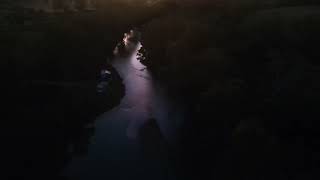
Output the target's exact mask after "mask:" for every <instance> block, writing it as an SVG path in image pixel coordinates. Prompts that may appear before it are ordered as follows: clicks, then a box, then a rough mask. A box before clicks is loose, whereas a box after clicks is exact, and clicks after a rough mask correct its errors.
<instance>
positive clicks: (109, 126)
mask: <svg viewBox="0 0 320 180" xmlns="http://www.w3.org/2000/svg"><path fill="white" fill-rule="evenodd" d="M140 47H141V45H140V46H139V47H138V48H137V50H138V49H139V48H140ZM136 54H137V51H135V52H134V53H133V54H132V55H130V56H128V57H125V58H123V57H117V58H115V59H113V61H112V65H113V66H114V67H115V68H116V70H117V71H118V72H119V74H120V76H121V77H122V79H123V82H124V85H125V88H126V91H125V92H126V93H125V96H124V98H123V99H122V101H121V103H120V105H119V106H117V107H115V108H114V109H112V110H111V111H108V112H105V113H104V114H102V115H100V116H99V117H98V118H97V120H96V121H95V125H94V126H95V135H94V137H93V138H92V140H91V142H90V144H89V145H88V153H87V155H86V156H84V157H73V158H72V160H71V163H69V165H68V166H67V168H66V170H65V172H64V174H65V175H66V176H68V177H69V178H71V179H73V178H74V179H98V180H99V179H119V180H120V179H140V180H144V179H146V180H147V179H148V180H150V179H153V180H157V179H159V180H162V179H166V180H170V179H177V178H176V175H175V173H174V166H173V165H172V164H173V162H172V160H171V156H172V150H173V149H174V144H176V143H177V141H178V140H179V136H178V134H179V126H180V123H181V121H182V119H183V114H184V113H183V112H182V111H183V110H182V108H181V106H178V105H177V104H176V103H174V102H173V101H170V99H169V98H168V97H167V96H166V90H165V88H163V87H162V86H161V83H159V82H157V81H156V80H155V79H154V78H153V77H152V75H151V73H150V72H149V71H148V69H147V68H146V67H145V66H144V65H142V64H141V63H140V62H139V61H138V60H137V55H136Z"/></svg>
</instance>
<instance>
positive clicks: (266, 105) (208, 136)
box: [143, 0, 320, 180]
mask: <svg viewBox="0 0 320 180" xmlns="http://www.w3.org/2000/svg"><path fill="white" fill-rule="evenodd" d="M190 2H191V1H190ZM219 2H220V4H219V6H218V4H216V3H212V4H210V3H209V4H207V5H205V6H203V5H201V4H200V5H197V6H183V7H181V8H179V9H178V10H176V11H175V12H172V13H171V14H168V15H165V16H162V17H159V18H157V19H154V20H152V21H151V22H149V23H147V24H146V25H145V26H144V30H143V39H144V40H143V45H144V47H145V48H146V50H147V52H148V53H147V56H148V58H147V59H146V60H143V63H145V64H146V65H148V67H150V68H151V69H153V72H154V74H155V75H156V76H157V77H158V78H159V79H161V80H163V81H164V82H166V83H167V84H168V86H169V87H171V90H172V91H173V95H175V96H176V95H180V96H182V98H183V99H188V100H187V101H188V102H189V106H190V112H189V113H190V120H189V121H187V122H186V123H185V125H184V128H183V131H184V135H183V139H182V141H183V145H182V147H181V152H182V153H181V154H182V155H181V156H182V157H181V160H182V163H181V175H182V176H183V177H184V178H183V179H246V180H248V179H317V178H319V171H318V169H317V165H316V163H315V162H316V161H317V160H319V154H320V151H319V149H318V148H317V144H318V138H319V133H318V130H319V127H320V126H319V125H320V124H319V122H318V119H319V113H318V110H317V107H318V104H319V102H320V94H319V92H320V91H319V83H318V82H317V79H318V78H319V77H320V73H319V72H320V71H319V68H320V67H319V63H318V59H319V53H318V50H317V47H318V44H319V42H320V35H319V33H318V32H319V30H320V26H319V22H320V18H319V17H320V14H319V12H320V6H318V5H319V3H318V2H316V1H257V0H252V1H232V0H230V1H229V0H227V1H219ZM191 4H192V2H191Z"/></svg>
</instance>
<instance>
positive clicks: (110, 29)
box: [0, 6, 153, 179]
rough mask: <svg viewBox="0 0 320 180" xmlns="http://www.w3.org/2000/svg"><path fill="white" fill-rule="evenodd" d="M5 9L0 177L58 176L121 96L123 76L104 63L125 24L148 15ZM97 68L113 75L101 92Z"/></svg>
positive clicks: (119, 7)
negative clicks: (98, 85)
mask: <svg viewBox="0 0 320 180" xmlns="http://www.w3.org/2000/svg"><path fill="white" fill-rule="evenodd" d="M5 8H9V9H10V11H6V10H3V11H1V13H5V16H3V18H4V20H3V21H2V22H1V35H0V39H1V42H2V43H1V45H0V47H1V50H2V51H1V52H2V53H1V59H2V60H1V74H2V76H1V77H2V78H1V79H3V80H2V89H3V90H4V92H5V93H3V94H2V96H3V97H2V104H3V105H4V107H5V113H4V115H3V116H4V117H5V118H2V119H1V123H2V126H1V134H2V137H3V139H4V141H3V144H2V148H1V152H2V155H3V156H4V157H3V158H2V164H3V166H4V167H5V168H3V169H2V170H3V171H4V172H5V173H3V174H2V175H1V176H2V177H3V179H7V178H20V179H25V178H42V179H60V178H61V177H59V174H60V173H61V169H63V168H64V166H65V164H66V163H67V162H68V161H69V160H70V159H71V157H74V156H81V155H83V154H86V151H87V144H88V143H89V142H90V141H91V137H92V135H93V134H94V133H95V126H94V123H95V119H96V117H97V116H98V115H100V114H101V113H103V112H106V111H108V110H110V109H112V108H113V107H115V106H117V105H118V104H119V102H120V100H121V98H122V97H123V96H124V91H125V90H124V86H123V83H122V80H121V78H120V76H119V74H118V73H117V72H116V71H115V70H114V68H113V67H112V66H110V64H106V60H107V59H108V57H109V58H111V57H112V53H113V52H112V50H113V48H114V46H115V45H116V43H117V42H118V41H119V40H121V38H122V36H123V33H124V32H125V31H127V30H128V29H129V27H131V23H133V24H135V23H136V22H140V21H143V20H141V18H142V17H143V19H144V18H146V17H149V18H152V16H153V13H151V14H148V13H147V14H148V15H146V14H143V13H146V11H140V13H139V15H137V16H134V15H132V16H130V15H128V14H126V15H123V12H122V10H121V11H120V9H121V6H118V7H117V8H115V9H117V10H119V11H117V12H116V11H108V8H107V9H100V10H99V11H96V12H90V13H88V12H77V13H68V12H66V13H43V12H33V11H29V10H28V11H24V10H21V9H19V8H11V7H10V6H8V7H7V6H6V7H5ZM110 8H111V7H109V9H110ZM111 9H112V10H115V9H113V8H111ZM124 9H125V8H124ZM149 10H150V9H149ZM149 10H148V11H147V12H149ZM136 11H137V9H134V10H132V11H130V13H133V14H134V13H135V12H136ZM8 13H9V14H8ZM127 13H129V11H127ZM144 15H146V16H144ZM127 17H130V18H127ZM130 21H132V22H130ZM102 69H107V70H109V71H111V74H112V77H111V79H112V80H111V81H110V82H109V84H108V92H107V93H106V94H105V95H99V94H97V93H96V86H97V83H98V82H97V81H98V76H99V73H100V71H101V70H102Z"/></svg>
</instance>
